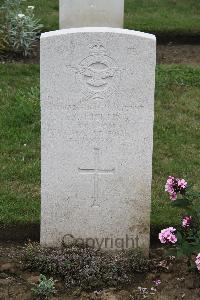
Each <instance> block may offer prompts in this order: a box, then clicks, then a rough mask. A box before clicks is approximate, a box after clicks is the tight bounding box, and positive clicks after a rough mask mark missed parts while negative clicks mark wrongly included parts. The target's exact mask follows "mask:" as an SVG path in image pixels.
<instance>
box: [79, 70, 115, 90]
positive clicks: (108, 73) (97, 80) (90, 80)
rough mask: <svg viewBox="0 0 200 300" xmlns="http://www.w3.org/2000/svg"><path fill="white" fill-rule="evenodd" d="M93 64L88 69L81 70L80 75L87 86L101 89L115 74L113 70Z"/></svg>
mask: <svg viewBox="0 0 200 300" xmlns="http://www.w3.org/2000/svg"><path fill="white" fill-rule="evenodd" d="M101 66H102V68H100V64H94V65H92V66H89V67H87V68H86V67H85V68H83V70H82V75H83V76H84V78H85V80H86V82H87V84H88V85H90V86H93V87H97V88H98V87H103V86H105V85H107V84H108V83H109V78H112V77H113V76H114V74H115V71H116V69H115V68H108V67H107V66H105V65H103V64H101Z"/></svg>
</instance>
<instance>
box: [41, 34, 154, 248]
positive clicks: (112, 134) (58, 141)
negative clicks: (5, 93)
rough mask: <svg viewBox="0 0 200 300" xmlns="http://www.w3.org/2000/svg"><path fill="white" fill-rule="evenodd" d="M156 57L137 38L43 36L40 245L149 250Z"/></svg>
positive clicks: (145, 39) (145, 40) (149, 42)
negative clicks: (76, 243)
mask: <svg viewBox="0 0 200 300" xmlns="http://www.w3.org/2000/svg"><path fill="white" fill-rule="evenodd" d="M155 54H156V40H155V37H154V36H153V35H150V34H145V33H141V32H136V31H129V30H124V29H112V28H79V29H65V30H59V31H54V32H49V33H44V34H42V37H41V108H42V140H41V144H42V216H41V243H42V244H43V245H48V246H58V245H60V244H61V242H62V241H64V242H69V241H72V240H73V241H75V240H76V239H78V238H79V239H80V238H82V239H84V242H87V243H88V244H90V245H91V246H95V247H99V248H106V249H116V248H117V249H118V248H130V247H132V246H134V247H137V246H138V245H139V246H140V247H142V248H143V249H144V250H146V251H147V252H148V247H149V224H150V207H151V179H152V149H153V120H154V83H155V82H154V81H155V62H156V55H155ZM76 241H77V240H76ZM81 241H82V240H79V242H81Z"/></svg>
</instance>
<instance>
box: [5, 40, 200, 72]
mask: <svg viewBox="0 0 200 300" xmlns="http://www.w3.org/2000/svg"><path fill="white" fill-rule="evenodd" d="M39 61H40V58H39V45H37V47H35V49H34V54H33V57H32V58H26V59H23V58H21V57H17V56H13V55H12V54H8V55H0V62H1V63H4V62H18V63H26V64H38V63H39ZM157 63H158V64H186V65H192V66H197V67H199V66H200V44H193V45H192V44H175V43H168V44H162V45H161V44H158V45H157Z"/></svg>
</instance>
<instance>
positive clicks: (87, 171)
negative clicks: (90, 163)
mask: <svg viewBox="0 0 200 300" xmlns="http://www.w3.org/2000/svg"><path fill="white" fill-rule="evenodd" d="M99 152H100V151H99V149H98V148H94V161H95V165H94V168H93V169H81V168H79V169H78V170H79V172H80V173H81V174H83V175H89V174H91V175H94V194H93V197H92V198H93V203H92V207H94V206H97V207H100V204H99V176H100V175H111V174H113V173H114V171H115V168H113V169H100V167H99V162H100V159H99Z"/></svg>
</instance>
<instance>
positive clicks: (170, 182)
mask: <svg viewBox="0 0 200 300" xmlns="http://www.w3.org/2000/svg"><path fill="white" fill-rule="evenodd" d="M186 188H187V182H186V181H185V179H179V178H175V177H173V176H169V177H168V179H167V182H166V184H165V191H166V192H168V193H169V196H170V199H171V200H172V201H175V200H176V199H177V194H178V193H180V194H184V193H185V190H186Z"/></svg>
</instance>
